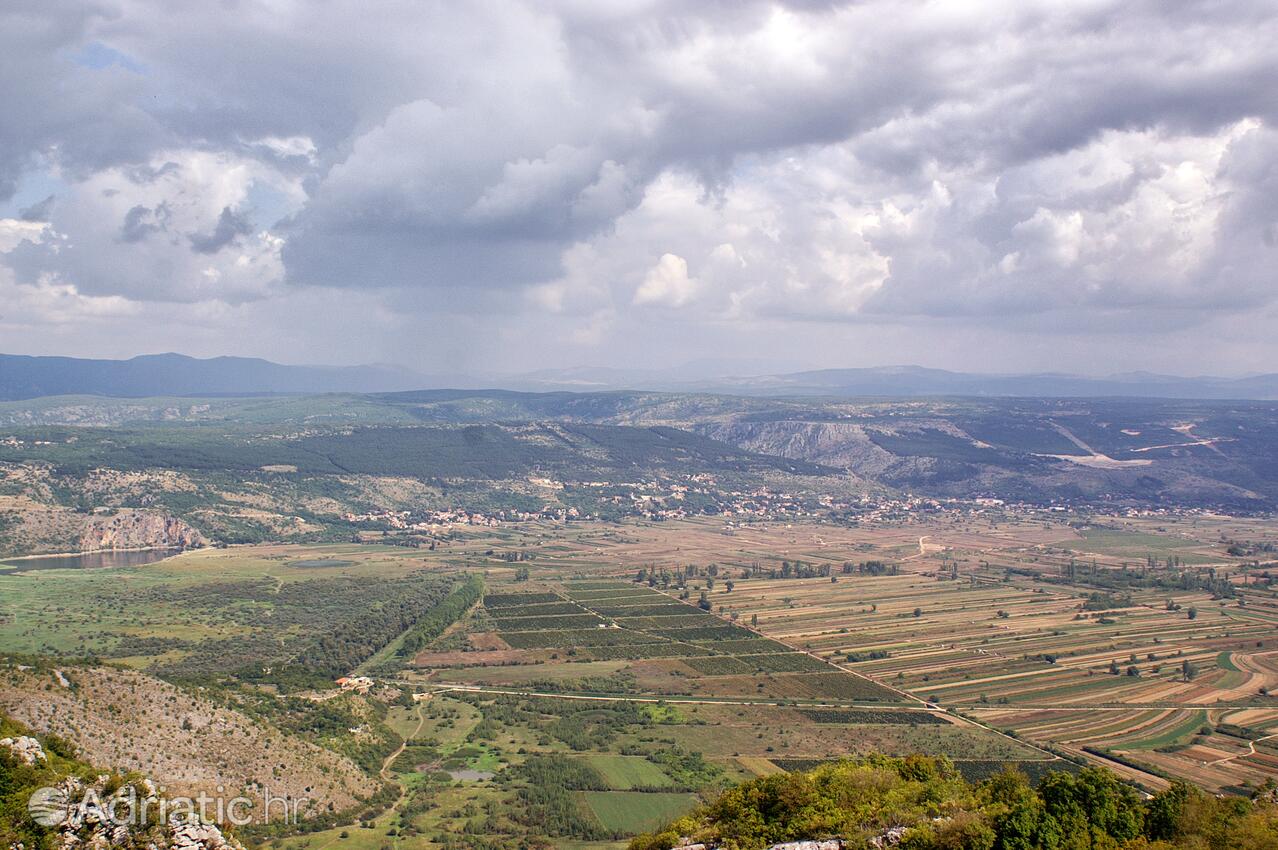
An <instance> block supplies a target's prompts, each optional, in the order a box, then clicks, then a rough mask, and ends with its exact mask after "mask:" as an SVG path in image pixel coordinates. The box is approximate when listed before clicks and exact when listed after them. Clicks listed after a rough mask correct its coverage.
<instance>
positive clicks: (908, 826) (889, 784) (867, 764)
mask: <svg viewBox="0 0 1278 850" xmlns="http://www.w3.org/2000/svg"><path fill="white" fill-rule="evenodd" d="M891 830H897V831H898V832H897V833H896V834H895V835H894V836H893V837H894V838H896V839H899V844H897V846H898V847H900V848H901V850H1120V849H1121V850H1127V848H1130V850H1137V848H1141V850H1153V848H1163V850H1172V848H1187V849H1188V848H1194V850H1199V848H1201V850H1269V849H1270V848H1274V847H1278V805H1275V803H1274V801H1273V799H1272V794H1271V795H1269V799H1258V800H1256V801H1248V800H1244V799H1241V798H1228V797H1225V798H1215V797H1211V796H1209V795H1207V794H1204V793H1203V792H1201V791H1199V790H1197V789H1196V788H1193V787H1191V786H1189V785H1186V784H1184V783H1180V782H1176V783H1173V784H1172V786H1171V787H1170V788H1169V789H1168V790H1167V791H1164V792H1162V793H1160V794H1158V795H1157V796H1155V797H1153V798H1152V799H1149V800H1142V799H1141V798H1140V796H1139V795H1138V794H1137V792H1136V791H1135V790H1133V789H1132V788H1131V787H1129V786H1127V785H1125V784H1123V783H1122V782H1121V781H1119V779H1118V778H1117V777H1116V776H1115V775H1114V774H1112V773H1110V772H1109V771H1107V770H1103V769H1100V768H1087V769H1084V770H1082V771H1080V772H1078V773H1077V774H1070V773H1061V772H1058V773H1049V774H1047V776H1046V777H1045V778H1044V779H1043V780H1042V781H1041V782H1040V783H1039V785H1038V787H1037V789H1035V788H1034V787H1032V786H1031V785H1030V783H1029V781H1028V780H1027V779H1026V778H1025V776H1024V775H1022V774H1018V773H1015V772H1011V771H1005V772H1003V773H1000V774H998V775H996V776H994V777H992V778H991V779H988V780H986V781H984V782H981V783H979V784H972V783H969V782H967V781H965V780H964V779H963V778H962V777H961V776H960V775H959V774H958V772H957V771H956V770H955V769H954V767H953V765H952V764H951V763H950V762H949V761H948V760H947V759H945V758H939V759H934V758H928V757H925V756H910V757H908V758H903V759H900V758H888V757H886V756H870V757H867V758H863V759H857V760H848V761H842V762H837V763H833V764H829V765H825V766H822V767H819V768H817V769H815V770H813V771H811V772H808V773H789V774H780V775H776V776H766V777H762V778H760V779H754V780H751V781H749V782H746V783H744V784H742V785H739V786H737V787H735V788H733V789H731V790H729V791H727V792H726V793H724V794H723V795H722V796H720V797H719V799H718V800H716V801H714V802H713V803H710V804H709V805H707V806H704V807H702V808H701V809H699V810H698V811H696V812H694V813H693V814H691V815H688V816H687V817H684V818H681V819H679V820H677V821H675V822H674V823H672V824H671V825H669V826H668V827H667V828H665V829H663V830H661V831H660V832H657V833H654V834H649V835H642V836H639V837H638V838H635V839H634V840H633V841H632V842H631V843H630V847H631V850H668V848H671V847H674V846H676V843H677V842H678V840H679V839H680V838H681V837H683V836H691V837H692V838H693V839H694V840H696V841H704V842H707V843H710V844H714V845H717V846H720V847H723V848H725V850H760V848H764V847H767V846H769V845H771V844H775V843H779V842H783V841H799V840H805V839H820V838H827V837H840V838H843V839H844V840H845V841H846V842H848V844H849V845H850V846H853V847H856V846H863V845H866V844H869V843H870V842H871V840H872V839H876V838H879V837H880V836H888V835H889V834H890V831H891ZM887 843H893V841H892V839H891V838H888V839H887Z"/></svg>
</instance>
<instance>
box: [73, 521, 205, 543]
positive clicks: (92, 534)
mask: <svg viewBox="0 0 1278 850" xmlns="http://www.w3.org/2000/svg"><path fill="white" fill-rule="evenodd" d="M207 545H208V540H206V539H205V537H204V535H203V534H201V533H200V532H198V531H196V530H195V529H194V528H192V527H191V526H189V525H187V524H186V523H185V522H183V521H182V520H180V519H178V518H177V517H173V516H168V515H165V514H154V513H144V512H142V511H120V512H118V513H115V514H110V515H104V516H94V517H93V518H91V519H90V520H89V522H88V524H87V525H86V526H85V528H84V531H83V532H82V533H81V535H80V551H82V552H93V551H97V550H99V549H149V548H157V549H168V548H171V549H198V548H200V547H202V546H207Z"/></svg>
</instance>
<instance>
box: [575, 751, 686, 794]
mask: <svg viewBox="0 0 1278 850" xmlns="http://www.w3.org/2000/svg"><path fill="white" fill-rule="evenodd" d="M586 761H587V762H589V763H590V766H591V767H593V768H594V769H595V770H597V771H599V774H600V775H601V776H603V778H604V781H605V782H607V783H608V787H609V788H611V789H613V790H614V791H631V790H634V789H636V788H668V787H670V785H672V784H673V783H672V782H671V780H670V777H669V776H667V775H666V774H665V772H664V771H663V770H662V769H661V768H660V767H658V766H657V765H655V764H653V763H652V762H650V761H648V760H647V759H646V758H643V757H642V756H615V755H604V754H598V755H591V756H586Z"/></svg>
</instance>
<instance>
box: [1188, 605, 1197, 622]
mask: <svg viewBox="0 0 1278 850" xmlns="http://www.w3.org/2000/svg"><path fill="white" fill-rule="evenodd" d="M1188 613H1189V619H1191V620H1197V619H1198V609H1197V608H1190V609H1189V612H1188Z"/></svg>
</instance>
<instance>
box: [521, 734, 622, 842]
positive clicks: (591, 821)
mask: <svg viewBox="0 0 1278 850" xmlns="http://www.w3.org/2000/svg"><path fill="white" fill-rule="evenodd" d="M511 774H512V775H511V778H512V779H514V780H516V781H518V783H519V786H520V787H519V789H518V791H516V793H515V800H516V813H515V819H516V820H517V821H518V822H519V823H521V824H522V825H523V826H525V827H527V828H528V829H530V830H532V831H534V832H538V833H542V834H544V835H558V836H563V837H568V838H579V839H584V840H587V841H591V840H596V841H597V840H600V839H605V838H616V837H617V836H616V835H614V834H613V833H612V832H611V831H610V830H607V829H604V827H603V825H602V824H600V823H599V821H598V820H597V819H595V818H593V817H591V816H590V815H589V814H588V813H587V812H586V811H585V810H584V808H583V807H582V805H581V804H580V802H579V801H578V800H577V797H576V795H575V794H573V792H574V791H605V790H607V788H608V784H607V783H606V782H604V779H603V777H602V776H600V775H599V772H598V771H596V770H595V769H594V768H592V767H590V766H589V765H588V764H587V763H586V762H585V761H584V760H582V759H574V758H570V757H568V756H565V755H560V754H558V753H546V754H540V755H534V756H530V757H529V758H528V759H527V760H526V761H525V762H524V763H523V764H521V765H519V767H517V768H515V769H514V770H513V771H511Z"/></svg>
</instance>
